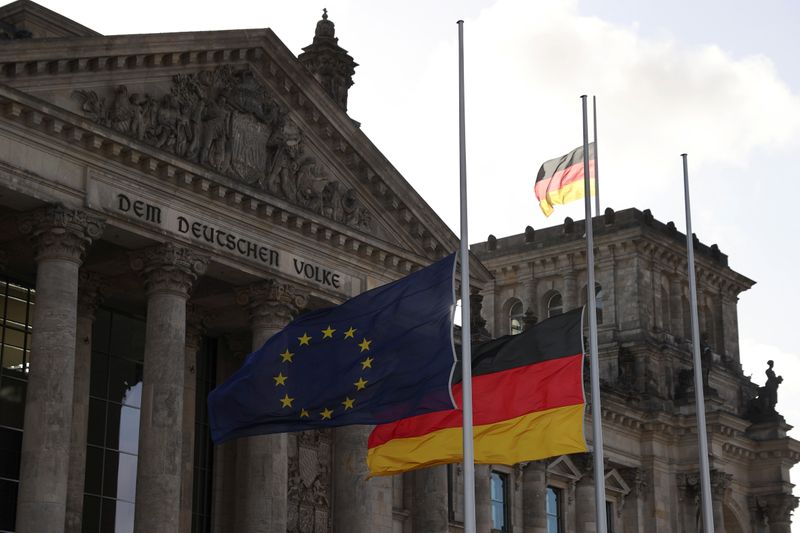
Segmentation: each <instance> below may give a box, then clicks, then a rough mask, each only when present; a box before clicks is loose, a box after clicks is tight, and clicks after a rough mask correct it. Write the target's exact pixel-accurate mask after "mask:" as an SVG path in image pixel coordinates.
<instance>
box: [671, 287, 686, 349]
mask: <svg viewBox="0 0 800 533" xmlns="http://www.w3.org/2000/svg"><path fill="white" fill-rule="evenodd" d="M682 298H683V285H681V280H680V277H679V276H678V274H677V273H673V274H672V275H671V276H670V277H669V316H670V326H669V332H670V333H671V334H672V335H673V336H675V337H684V336H685V334H686V332H685V331H684V330H683V329H684V328H683V300H682Z"/></svg>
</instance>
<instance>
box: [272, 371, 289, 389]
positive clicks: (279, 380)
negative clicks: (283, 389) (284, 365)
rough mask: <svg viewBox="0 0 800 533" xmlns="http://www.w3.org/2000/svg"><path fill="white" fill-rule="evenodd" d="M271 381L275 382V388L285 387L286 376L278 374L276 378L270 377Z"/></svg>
mask: <svg viewBox="0 0 800 533" xmlns="http://www.w3.org/2000/svg"><path fill="white" fill-rule="evenodd" d="M272 379H274V380H275V386H276V387H277V386H278V385H285V384H286V376H284V375H283V372H278V375H277V376H272Z"/></svg>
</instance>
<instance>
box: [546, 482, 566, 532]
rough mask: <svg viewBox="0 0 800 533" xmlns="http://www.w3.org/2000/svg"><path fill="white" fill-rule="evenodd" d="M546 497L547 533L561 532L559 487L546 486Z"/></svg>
mask: <svg viewBox="0 0 800 533" xmlns="http://www.w3.org/2000/svg"><path fill="white" fill-rule="evenodd" d="M546 498H547V503H546V504H545V514H546V515H547V533H563V526H562V523H561V489H557V488H555V487H547V496H546Z"/></svg>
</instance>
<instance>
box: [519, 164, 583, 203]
mask: <svg viewBox="0 0 800 533" xmlns="http://www.w3.org/2000/svg"><path fill="white" fill-rule="evenodd" d="M582 179H583V161H581V162H580V163H575V164H574V165H570V166H568V167H567V168H565V169H563V170H559V171H558V172H555V173H554V174H553V176H552V177H550V178H544V179H542V180H539V181H537V182H536V184H535V185H534V186H533V190H534V192H535V193H536V199H537V200H543V199H544V198H545V195H546V194H547V193H548V192H555V191H557V190H559V189H561V188H562V187H565V186H567V185H569V184H570V183H572V182H574V181H577V180H582ZM589 179H594V160H590V161H589Z"/></svg>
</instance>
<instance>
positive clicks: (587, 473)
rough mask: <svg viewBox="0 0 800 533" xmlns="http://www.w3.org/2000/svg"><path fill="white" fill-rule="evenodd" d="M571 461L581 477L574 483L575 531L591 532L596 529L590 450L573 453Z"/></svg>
mask: <svg viewBox="0 0 800 533" xmlns="http://www.w3.org/2000/svg"><path fill="white" fill-rule="evenodd" d="M572 457H573V462H574V463H575V465H576V466H577V467H578V468H579V469H580V471H581V474H582V477H581V478H580V479H579V480H578V482H577V483H576V485H575V531H581V532H582V533H591V532H594V531H597V517H596V516H595V508H596V505H595V498H594V496H595V495H594V456H593V455H592V453H591V452H589V453H584V454H581V455H573V456H572Z"/></svg>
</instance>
